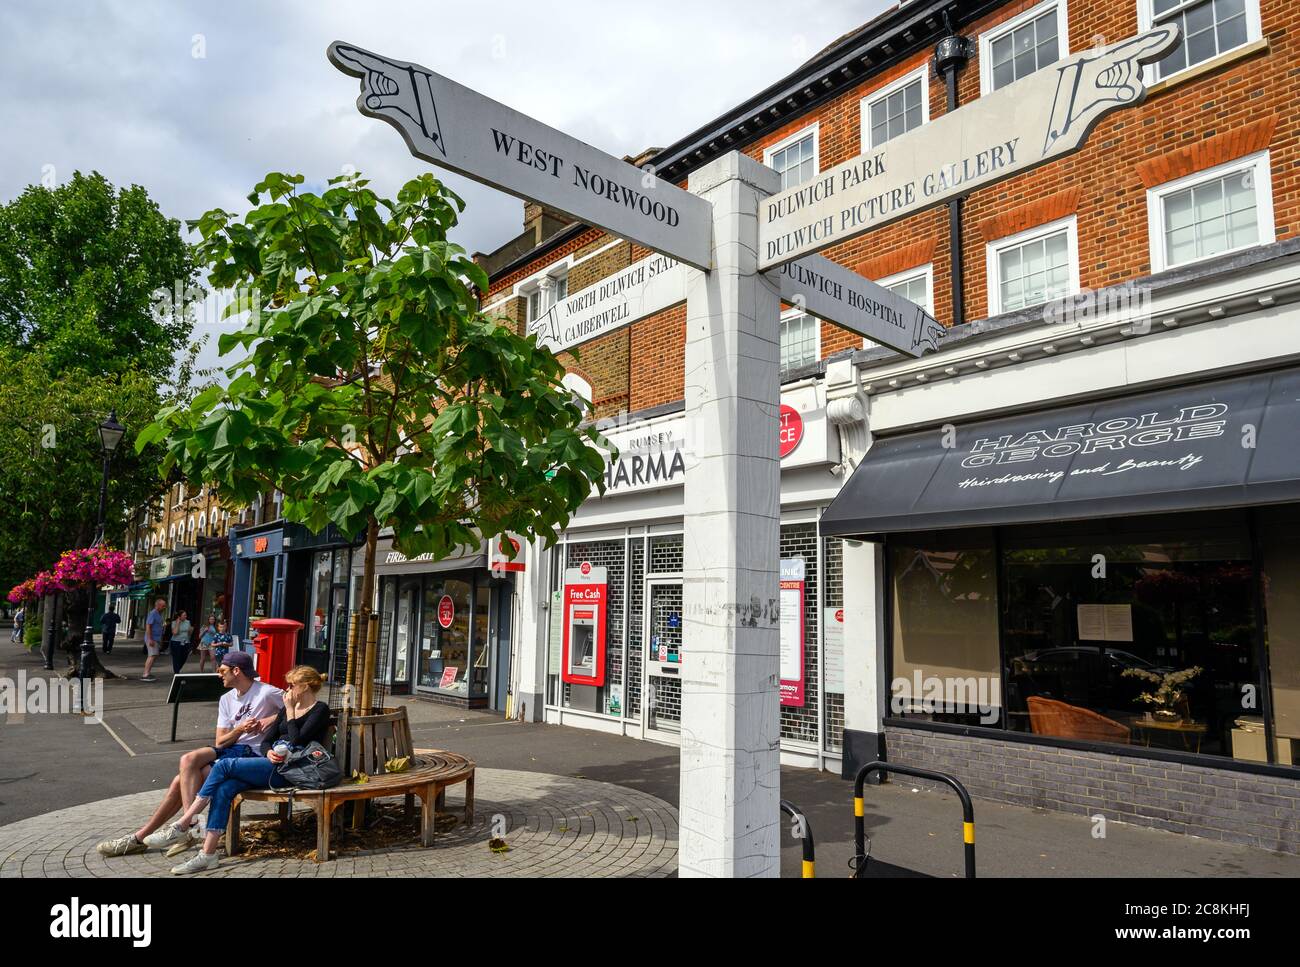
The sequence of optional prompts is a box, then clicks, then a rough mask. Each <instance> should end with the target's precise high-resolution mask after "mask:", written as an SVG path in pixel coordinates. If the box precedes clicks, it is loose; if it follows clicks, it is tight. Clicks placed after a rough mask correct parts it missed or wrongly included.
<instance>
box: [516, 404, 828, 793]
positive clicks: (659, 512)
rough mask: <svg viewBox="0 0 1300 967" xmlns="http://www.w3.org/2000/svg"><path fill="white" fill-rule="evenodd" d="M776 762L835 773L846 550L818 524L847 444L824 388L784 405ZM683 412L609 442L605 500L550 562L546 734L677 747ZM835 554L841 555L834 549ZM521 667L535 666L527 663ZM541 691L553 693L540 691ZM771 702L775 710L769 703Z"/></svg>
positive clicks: (583, 517) (542, 622)
mask: <svg viewBox="0 0 1300 967" xmlns="http://www.w3.org/2000/svg"><path fill="white" fill-rule="evenodd" d="M782 402H783V404H784V405H783V407H782V417H781V426H780V428H779V430H778V429H777V428H774V432H780V434H781V452H782V454H783V456H782V460H781V468H782V473H781V499H782V523H781V546H780V557H781V569H782V584H781V587H782V591H781V610H782V617H783V623H782V638H781V644H782V660H781V686H780V696H779V700H780V702H781V748H782V758H783V760H785V761H787V762H790V763H794V764H800V765H807V766H819V765H822V764H825V763H826V760H827V759H833V760H835V763H836V764H835V765H832V766H830V767H832V768H838V764H837V763H838V753H839V737H840V733H841V730H842V728H843V707H844V700H843V684H842V683H843V674H842V664H843V661H842V654H843V649H842V645H841V636H840V635H839V633H838V632H839V628H840V627H842V625H841V622H840V620H839V619H838V618H837V614H838V613H839V612H840V611H841V605H842V602H841V600H840V579H839V575H840V565H839V553H838V542H823V541H822V540H821V539H820V537H819V534H818V529H817V518H818V516H819V514H820V512H821V510H822V509H823V508H824V507H825V506H826V505H827V504H829V502H830V500H831V499H832V498H833V497H834V496H835V493H836V492H837V491H838V489H839V486H840V482H841V475H840V474H839V473H838V472H834V471H835V470H837V468H836V464H837V462H838V459H839V446H838V435H837V433H836V431H835V429H834V427H832V426H831V425H830V423H829V422H828V420H827V418H826V408H825V400H824V397H823V395H822V389H821V385H820V384H819V383H815V382H812V381H809V382H808V383H807V384H805V385H802V386H794V387H787V388H786V390H785V392H784V393H783V394H782ZM673 410H675V412H674V411H671V410H670V412H668V413H661V414H660V415H657V416H654V417H652V418H650V419H644V420H641V421H638V422H635V423H632V424H630V425H627V426H625V427H623V428H620V429H619V430H618V431H617V432H612V433H611V432H607V433H606V435H607V436H608V437H609V438H610V439H611V440H612V441H613V442H614V443H615V445H616V446H617V447H618V450H619V456H618V459H617V461H614V462H613V463H611V464H610V465H609V466H608V467H607V469H606V477H607V489H606V493H605V495H604V496H603V497H593V498H592V499H591V500H589V501H588V502H587V503H586V504H584V505H583V507H582V509H581V511H580V512H579V513H578V515H577V516H576V517H575V518H574V520H573V521H572V523H571V525H570V527H569V529H568V531H567V532H566V533H565V534H564V535H563V536H562V538H561V540H560V541H559V543H558V544H557V545H556V546H555V547H553V548H552V549H551V550H550V551H549V552H546V553H545V559H546V561H547V565H548V566H547V570H546V575H545V577H544V578H539V580H544V581H545V584H544V585H543V586H542V587H541V588H539V595H540V596H544V597H545V599H546V600H545V601H544V603H543V607H542V608H540V609H539V613H541V614H542V615H543V616H544V617H542V618H541V619H539V621H538V627H537V634H536V636H535V640H536V641H537V642H538V654H537V655H536V656H534V657H535V659H536V660H537V662H538V663H539V665H541V666H543V667H541V668H539V674H538V678H537V681H538V684H539V686H542V687H543V688H544V696H545V699H544V718H545V721H547V722H552V723H559V724H564V725H571V726H575V727H579V728H589V729H596V730H600V731H604V732H610V733H615V734H622V735H628V736H634V737H637V738H642V739H647V740H651V741H659V742H665V743H672V744H676V743H677V742H678V741H679V735H680V723H681V695H682V684H681V676H682V672H683V668H684V667H686V666H689V664H690V661H691V643H690V638H689V635H688V634H687V633H686V631H685V622H684V620H683V615H682V555H683V545H682V499H683V491H682V485H683V481H684V478H685V475H686V473H687V467H688V465H689V463H690V445H691V441H690V439H689V438H688V432H687V426H688V421H687V420H686V418H685V415H684V413H683V412H682V407H681V406H680V405H678V406H677V407H675V408H673ZM832 543H834V545H835V546H834V547H832V546H831V544H832ZM525 658H526V656H525ZM543 683H544V684H543ZM773 700H774V701H775V700H777V695H776V693H775V691H774V694H773Z"/></svg>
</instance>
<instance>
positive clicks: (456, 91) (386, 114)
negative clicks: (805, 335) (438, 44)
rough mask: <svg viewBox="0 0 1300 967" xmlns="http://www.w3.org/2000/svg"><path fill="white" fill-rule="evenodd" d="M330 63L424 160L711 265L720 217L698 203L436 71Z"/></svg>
mask: <svg viewBox="0 0 1300 967" xmlns="http://www.w3.org/2000/svg"><path fill="white" fill-rule="evenodd" d="M329 59H330V61H331V62H332V63H333V64H334V66H335V67H337V68H338V69H339V70H341V71H344V72H345V73H348V74H352V75H354V76H356V77H360V78H362V93H361V96H360V97H359V98H357V107H358V109H359V110H360V111H361V113H362V114H366V115H368V116H370V117H373V118H378V119H380V120H382V121H387V122H388V123H389V124H391V125H393V127H395V128H397V130H398V131H399V132H400V133H401V135H402V137H403V138H404V139H405V140H406V144H407V147H409V148H410V149H411V153H412V154H414V155H416V156H417V157H420V158H423V159H424V160H425V161H429V162H432V163H433V164H435V165H439V166H440V167H443V168H450V169H451V170H452V171H456V172H459V173H460V174H463V175H465V176H466V177H468V178H473V179H474V180H475V181H481V182H483V183H484V184H488V185H492V186H493V187H496V188H500V189H502V190H503V191H507V192H509V193H510V194H512V195H517V196H519V197H520V198H526V199H529V200H531V201H536V202H541V203H542V204H544V205H548V206H550V207H551V208H555V209H558V210H559V211H562V212H567V213H568V214H570V215H573V216H574V217H575V218H578V219H581V220H582V221H585V222H587V223H588V224H591V225H597V226H599V227H600V228H603V229H606V230H607V231H609V232H612V233H613V234H615V235H618V236H620V237H621V238H626V239H631V240H632V241H634V242H640V243H641V244H642V245H644V246H646V247H647V248H652V249H654V250H655V251H657V252H666V253H668V254H669V255H671V256H673V257H674V258H676V259H679V260H681V261H683V262H686V263H688V264H690V265H694V266H695V267H696V268H700V269H706V270H707V269H708V268H709V267H710V262H709V251H710V243H711V238H710V228H709V226H710V219H711V215H710V212H709V206H708V204H707V203H706V202H704V201H703V200H702V199H700V198H699V197H698V196H696V195H692V194H691V193H690V192H688V191H683V190H682V189H681V188H678V187H677V186H676V185H673V184H670V183H668V182H664V181H660V180H659V179H658V178H655V177H654V175H653V174H650V173H648V172H646V171H643V170H641V169H640V168H636V167H634V166H632V165H630V164H628V163H627V162H625V161H620V160H619V159H617V158H615V157H613V156H611V155H608V154H606V153H605V152H604V151H598V150H597V149H595V148H593V147H591V146H590V145H588V144H584V143H583V142H581V141H579V140H578V139H577V138H573V137H570V136H569V135H567V134H564V133H562V132H560V131H556V130H555V129H554V128H552V127H548V126H547V125H545V124H542V123H541V122H540V121H537V120H535V119H534V118H530V117H528V116H527V115H525V114H520V113H519V112H518V111H514V110H511V109H510V108H508V107H506V106H505V105H504V104H500V103H498V102H497V101H494V100H492V99H491V98H489V97H484V96H483V95H482V94H479V93H478V92H477V91H471V90H470V89H469V88H467V87H463V86H462V85H460V84H457V83H456V82H455V81H452V80H448V79H447V78H446V77H443V76H442V75H441V74H436V73H434V72H433V71H431V70H429V69H428V68H427V67H421V66H420V65H418V64H412V63H408V62H407V61H402V60H393V59H391V58H388V57H381V56H379V55H378V54H372V53H371V52H370V51H367V50H362V49H361V48H360V47H353V46H351V45H349V44H343V43H333V44H331V45H330V47H329Z"/></svg>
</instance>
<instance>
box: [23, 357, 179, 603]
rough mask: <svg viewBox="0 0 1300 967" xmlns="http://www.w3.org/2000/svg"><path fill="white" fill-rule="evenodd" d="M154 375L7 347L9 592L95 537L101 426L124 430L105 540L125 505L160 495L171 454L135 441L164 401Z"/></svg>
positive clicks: (119, 523) (120, 521) (116, 528)
mask: <svg viewBox="0 0 1300 967" xmlns="http://www.w3.org/2000/svg"><path fill="white" fill-rule="evenodd" d="M166 399H167V398H166V397H165V396H160V393H159V390H158V387H157V385H156V383H155V381H154V380H153V378H152V376H151V375H150V374H145V373H142V372H141V371H139V370H138V369H128V370H125V371H123V372H121V373H118V374H112V375H88V374H86V373H84V372H80V371H78V370H75V369H72V370H68V369H61V368H60V367H59V366H58V365H57V364H56V363H54V362H53V361H52V360H51V359H50V358H49V356H48V355H47V354H46V353H44V352H41V351H33V352H18V351H15V350H13V349H12V348H10V349H0V426H2V427H4V433H3V434H0V494H3V495H4V499H3V500H0V584H2V585H4V587H5V588H6V589H8V588H10V587H12V586H13V585H15V584H17V583H18V582H20V581H23V580H25V579H27V578H29V577H31V576H32V575H33V574H35V573H36V572H37V571H42V570H45V569H46V568H48V567H50V566H51V565H52V564H54V562H55V561H57V560H58V557H59V554H60V553H62V552H63V551H65V550H68V549H70V548H74V547H85V546H86V545H88V544H89V543H90V542H91V541H92V540H93V539H94V532H95V518H96V516H97V514H98V511H99V486H100V477H101V472H102V457H101V453H100V445H99V430H98V427H99V423H100V421H102V420H103V419H104V418H105V417H106V416H108V413H109V411H110V410H116V411H117V418H118V420H120V421H121V422H122V423H123V424H125V425H126V427H127V434H128V435H127V437H126V438H125V439H124V440H123V442H122V444H121V445H120V446H119V447H118V450H117V453H116V454H115V455H114V457H113V463H112V466H111V468H110V471H111V472H110V474H109V491H108V497H109V499H108V504H107V513H106V522H105V534H106V535H108V538H109V543H110V544H112V543H115V541H114V537H115V535H118V534H121V533H122V530H123V527H124V523H125V521H124V514H125V511H126V510H127V508H134V507H140V506H143V505H146V504H148V503H149V502H150V501H151V500H153V499H154V498H155V497H156V496H157V494H158V493H159V490H160V489H161V488H160V484H159V480H158V467H159V466H160V465H161V464H162V461H163V459H164V458H165V456H166V454H165V452H164V450H163V448H162V446H161V445H159V444H155V445H153V446H150V447H148V448H145V449H143V450H142V451H140V452H138V453H137V452H136V451H135V450H134V448H133V447H131V446H130V445H129V444H130V442H131V439H132V438H133V437H134V435H135V433H136V432H138V431H139V430H140V429H142V428H143V427H145V426H147V425H148V424H149V422H150V421H151V420H153V418H154V416H155V414H156V413H157V412H158V408H159V407H160V406H161V405H162V404H163V403H164V402H165V401H166Z"/></svg>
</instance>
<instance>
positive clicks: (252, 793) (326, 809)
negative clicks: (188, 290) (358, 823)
mask: <svg viewBox="0 0 1300 967" xmlns="http://www.w3.org/2000/svg"><path fill="white" fill-rule="evenodd" d="M357 744H359V743H357ZM410 755H411V766H410V768H409V769H407V770H406V771H405V772H385V773H381V774H379V775H374V776H370V777H369V779H368V781H366V782H347V781H345V782H344V783H343V784H341V785H337V786H334V787H333V788H332V789H247V790H245V791H244V792H242V793H240V794H239V795H238V796H236V797H235V800H234V802H233V803H232V805H231V810H230V822H229V825H228V826H227V828H226V851H227V853H228V854H230V855H231V856H233V855H234V854H235V853H237V852H238V849H239V823H240V809H239V807H240V806H241V805H242V802H243V801H244V800H247V801H249V802H275V803H287V802H290V801H291V797H292V800H301V801H302V802H303V803H304V804H306V805H308V806H310V807H311V809H312V811H313V812H314V813H315V814H316V862H317V863H324V862H325V861H326V860H328V859H329V834H330V822H331V819H332V816H333V814H334V810H335V809H336V808H337V807H338V805H340V804H341V803H344V802H353V801H357V800H363V799H382V798H388V797H391V796H400V795H405V796H406V797H407V805H408V807H409V805H410V798H411V796H413V795H415V796H419V797H420V801H421V805H422V810H421V832H420V842H421V844H422V845H424V846H432V845H433V838H434V833H435V830H434V820H435V819H436V816H437V803H438V801H439V800H441V798H442V793H443V790H444V789H445V788H446V787H447V786H450V785H455V784H457V783H460V782H463V783H465V822H466V823H467V824H469V823H473V822H474V771H475V768H476V766H475V764H474V761H473V760H472V759H468V758H466V757H465V756H463V755H460V754H458V753H455V752H445V751H443V750H441V749H413V750H412V751H411V753H410Z"/></svg>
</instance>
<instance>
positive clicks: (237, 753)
mask: <svg viewBox="0 0 1300 967" xmlns="http://www.w3.org/2000/svg"><path fill="white" fill-rule="evenodd" d="M212 751H213V752H215V753H216V754H217V758H216V759H215V760H214V761H216V762H220V761H221V760H222V759H248V758H250V757H255V756H259V755H261V753H260V752H258V751H257V750H256V749H254V748H253V747H252V746H250V745H244V743H242V742H236V743H235V744H234V745H228V746H226V747H225V748H224V749H218V748H217V747H216V746H215V745H214V746H212Z"/></svg>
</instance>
